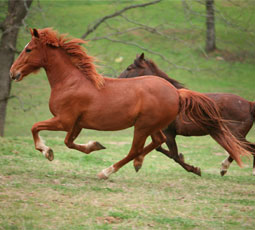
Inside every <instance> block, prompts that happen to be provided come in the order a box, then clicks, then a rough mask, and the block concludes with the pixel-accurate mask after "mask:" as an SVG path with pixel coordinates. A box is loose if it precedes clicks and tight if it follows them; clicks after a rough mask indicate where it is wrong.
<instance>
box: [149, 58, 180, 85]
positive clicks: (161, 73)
mask: <svg viewBox="0 0 255 230" xmlns="http://www.w3.org/2000/svg"><path fill="white" fill-rule="evenodd" d="M144 60H145V62H146V64H147V65H148V66H149V68H150V69H151V70H152V71H153V72H154V73H156V74H157V75H158V76H159V77H162V78H164V79H165V80H167V81H169V82H170V83H171V84H172V85H173V86H174V87H175V88H177V89H183V88H185V86H184V85H183V84H182V83H180V82H178V81H176V80H175V79H172V78H170V77H169V76H168V75H167V74H166V73H164V72H163V71H161V70H160V69H159V68H158V67H157V65H156V64H155V63H154V62H153V61H152V60H147V59H144Z"/></svg>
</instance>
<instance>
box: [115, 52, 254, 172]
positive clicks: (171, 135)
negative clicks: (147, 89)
mask: <svg viewBox="0 0 255 230" xmlns="http://www.w3.org/2000/svg"><path fill="white" fill-rule="evenodd" d="M144 75H155V76H158V77H160V78H163V79H165V80H167V81H168V82H170V83H171V84H172V85H173V86H175V88H177V89H183V88H184V85H183V84H181V83H180V82H178V81H176V80H174V79H172V78H170V77H169V76H168V75H167V74H166V73H164V72H163V71H161V70H160V69H159V68H158V67H157V65H156V64H155V63H154V62H153V61H151V60H147V59H145V58H144V54H143V53H142V54H141V55H140V56H139V57H137V58H136V59H135V60H134V63H133V64H131V65H129V66H128V68H127V69H126V70H125V71H124V72H122V73H121V74H120V76H119V78H132V77H137V76H144ZM204 95H206V96H207V97H209V98H211V99H212V100H214V101H215V103H216V104H217V105H218V106H219V108H220V112H221V115H222V117H223V119H225V124H226V126H228V128H229V130H230V131H231V133H232V134H233V135H234V136H235V137H236V138H238V139H239V140H241V141H244V142H245V143H246V146H247V148H246V149H247V150H248V151H250V152H252V153H253V155H254V153H255V144H253V143H250V142H249V141H247V140H246V138H245V137H246V135H247V133H248V132H249V131H250V129H251V127H252V125H253V123H254V121H255V102H250V101H247V100H245V99H243V98H241V97H239V96H237V95H234V94H229V93H206V94H204ZM164 134H165V135H166V137H167V141H166V144H167V146H168V148H169V151H167V150H165V149H163V148H162V147H159V148H157V150H158V151H160V152H162V153H164V154H165V155H167V156H169V157H170V158H173V159H174V160H175V161H176V162H177V163H179V164H181V166H183V167H184V168H185V169H186V170H187V171H189V172H195V173H196V172H197V168H194V167H193V166H191V165H188V164H186V163H184V157H183V155H182V154H181V153H180V154H178V149H177V144H176V141H175V137H176V135H182V136H203V135H210V136H211V137H212V138H213V139H214V140H215V141H216V142H218V143H219V144H220V145H221V146H222V147H223V148H224V149H225V150H226V151H228V152H229V148H228V147H227V146H226V145H225V143H224V142H223V141H222V138H218V136H216V135H217V130H214V129H211V127H209V128H207V127H203V129H201V127H199V126H197V125H196V124H194V123H192V122H189V123H187V122H182V121H181V120H180V118H179V117H177V118H176V119H175V121H174V122H172V123H171V124H170V125H169V126H168V127H167V128H166V129H165V130H164ZM232 161H233V158H232V157H231V154H230V156H229V157H228V158H226V159H225V160H224V161H223V162H222V168H221V175H222V176H223V175H224V174H225V173H226V172H227V169H228V167H229V166H230V164H231V163H232ZM137 164H138V163H137ZM140 164H141V163H140ZM136 167H137V166H136ZM137 169H139V167H138V168H137ZM253 175H255V155H254V157H253Z"/></svg>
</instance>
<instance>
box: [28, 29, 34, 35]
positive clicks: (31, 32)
mask: <svg viewBox="0 0 255 230" xmlns="http://www.w3.org/2000/svg"><path fill="white" fill-rule="evenodd" d="M29 31H30V34H31V36H33V35H34V33H33V29H32V28H29Z"/></svg>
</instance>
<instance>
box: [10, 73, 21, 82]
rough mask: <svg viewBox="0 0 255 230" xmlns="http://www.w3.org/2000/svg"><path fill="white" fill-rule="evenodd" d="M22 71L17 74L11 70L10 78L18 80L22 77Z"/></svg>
mask: <svg viewBox="0 0 255 230" xmlns="http://www.w3.org/2000/svg"><path fill="white" fill-rule="evenodd" d="M20 76H21V73H17V74H13V73H12V72H10V78H11V79H12V80H15V81H18V80H19V79H20Z"/></svg>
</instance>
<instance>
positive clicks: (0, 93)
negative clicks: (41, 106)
mask: <svg viewBox="0 0 255 230" xmlns="http://www.w3.org/2000/svg"><path fill="white" fill-rule="evenodd" d="M32 1H33V0H9V1H8V13H7V15H6V18H5V20H4V22H3V23H2V24H1V29H2V37H1V42H0V136H3V135H4V124H5V116H6V108H7V102H8V98H9V96H10V89H11V80H10V77H9V70H10V68H11V65H12V63H13V60H14V56H15V50H16V41H17V37H18V32H19V27H20V25H21V23H22V20H23V19H24V18H25V16H26V15H27V12H28V9H29V7H30V6H31V3H32Z"/></svg>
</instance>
